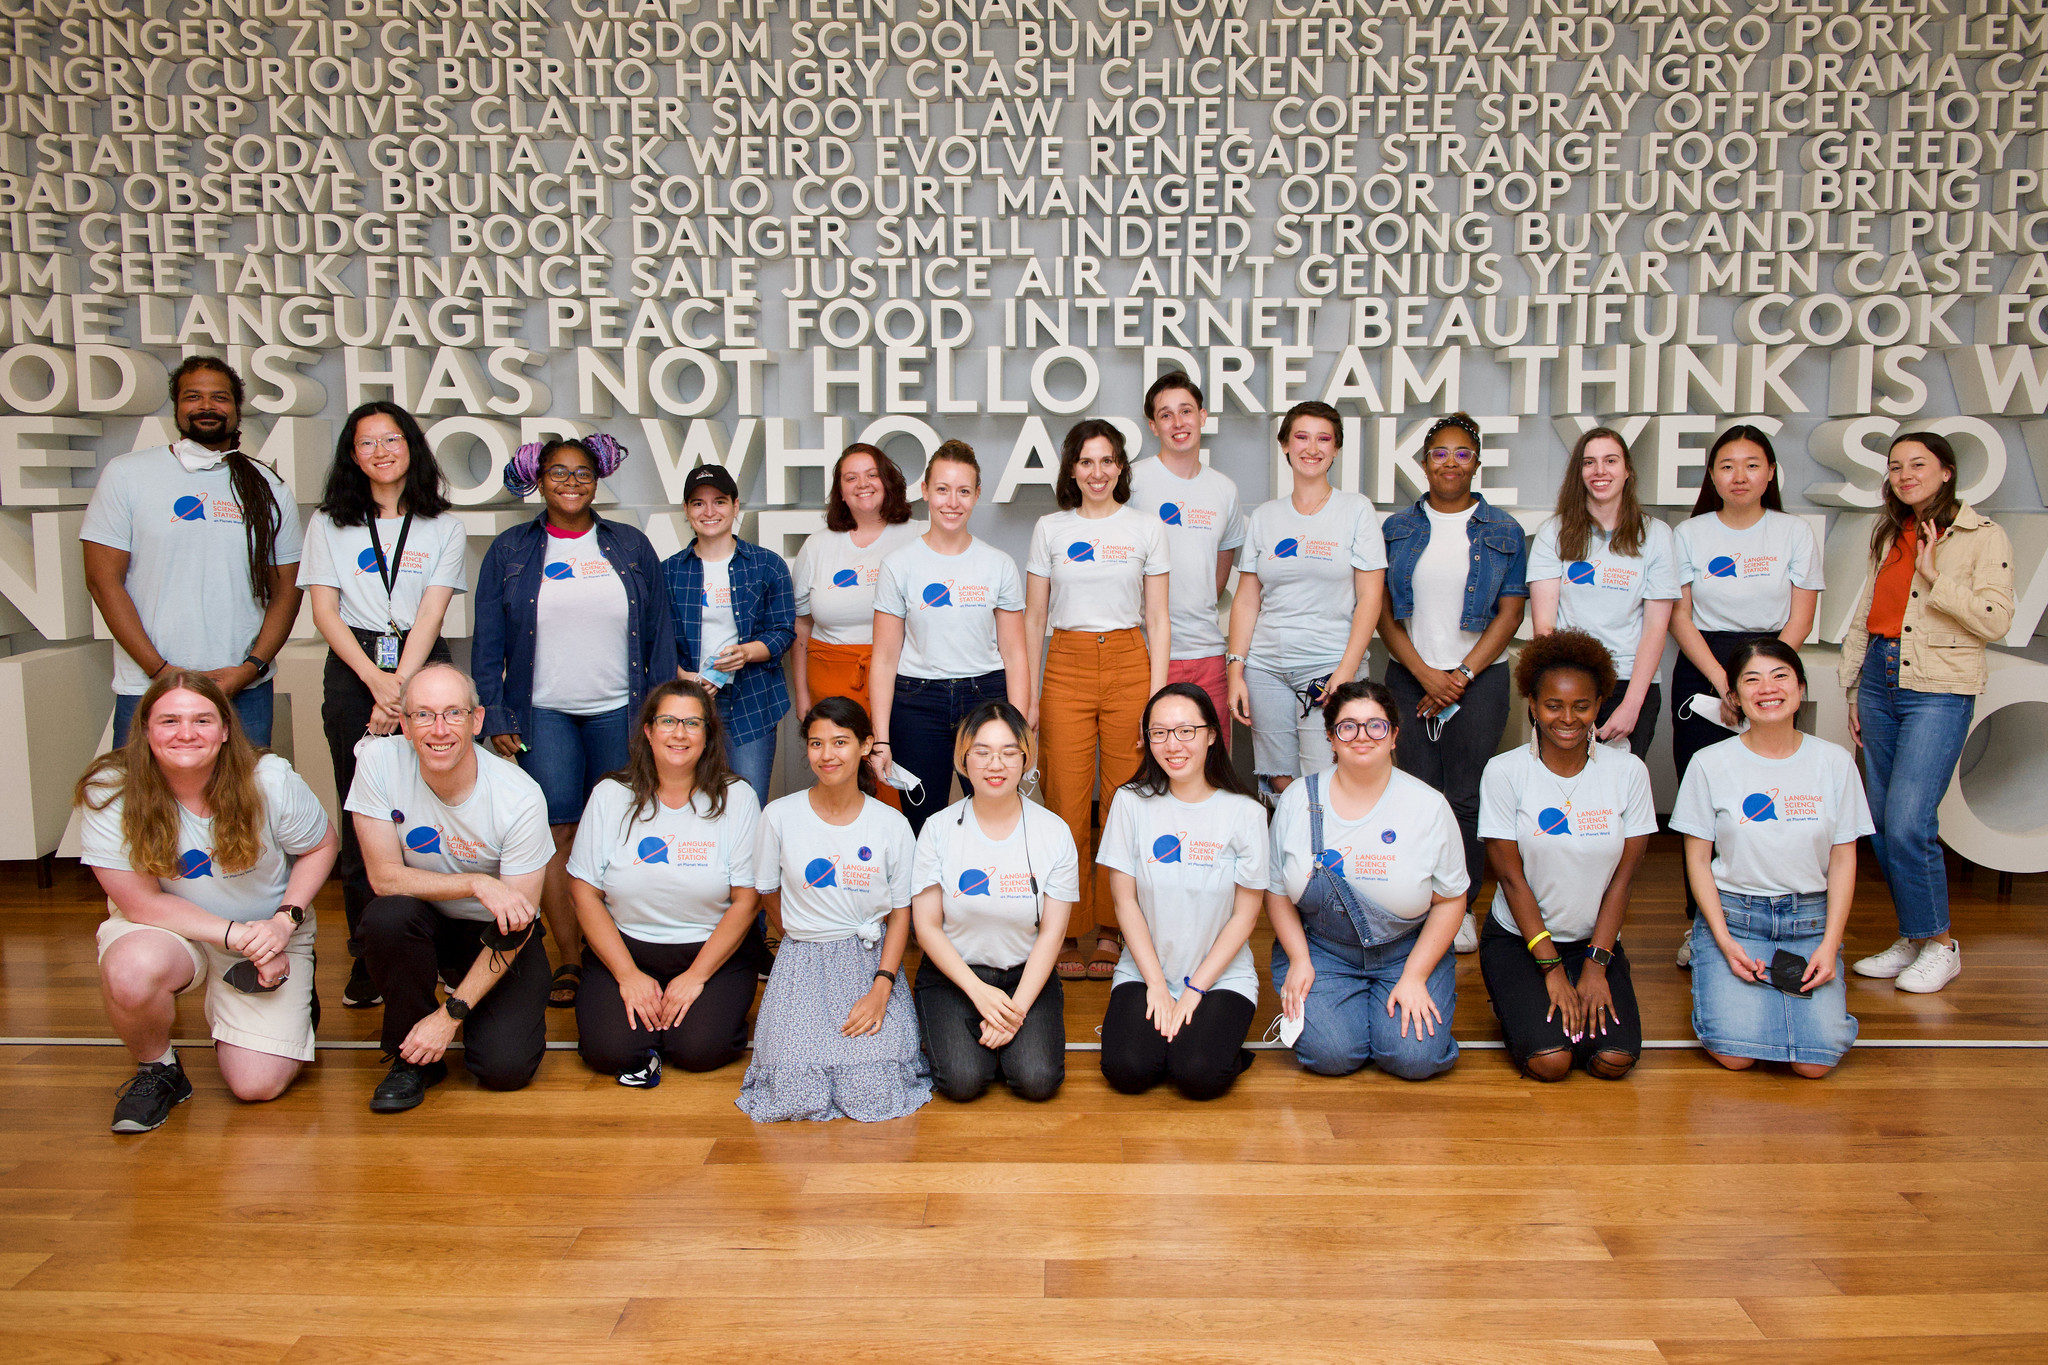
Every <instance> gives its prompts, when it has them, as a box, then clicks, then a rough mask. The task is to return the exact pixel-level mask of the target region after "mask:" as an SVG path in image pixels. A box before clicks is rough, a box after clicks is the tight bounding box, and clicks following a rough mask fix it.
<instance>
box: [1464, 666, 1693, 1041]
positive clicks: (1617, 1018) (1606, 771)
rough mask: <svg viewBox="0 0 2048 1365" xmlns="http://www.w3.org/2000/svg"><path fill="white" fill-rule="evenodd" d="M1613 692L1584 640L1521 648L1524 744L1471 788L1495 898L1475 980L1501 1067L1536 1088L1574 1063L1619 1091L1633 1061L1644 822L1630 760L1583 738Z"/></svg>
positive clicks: (1645, 772) (1608, 670)
mask: <svg viewBox="0 0 2048 1365" xmlns="http://www.w3.org/2000/svg"><path fill="white" fill-rule="evenodd" d="M1615 685H1616V680H1615V676H1614V658H1613V656H1612V655H1610V654H1609V653H1608V652H1607V647H1606V646H1605V645H1603V644H1601V643H1600V642H1599V641H1598V640H1596V639H1594V638H1593V637H1592V636H1591V635H1588V634H1586V633H1585V632H1583V631H1577V630H1560V631H1553V632H1552V633H1550V634H1548V635H1544V636H1541V637H1539V638H1538V639H1536V640H1534V641H1532V642H1531V643H1529V644H1527V645H1524V646H1523V647H1522V652H1521V655H1520V656H1519V657H1518V658H1517V659H1516V660H1515V687H1516V689H1517V690H1518V691H1520V692H1521V694H1522V695H1523V696H1524V697H1525V698H1527V699H1528V702H1529V726H1530V729H1531V730H1532V731H1533V732H1534V733H1533V734H1532V735H1531V736H1530V741H1529V743H1528V744H1526V745H1523V746H1522V747H1520V748H1517V749H1514V750H1512V751H1510V752H1508V753H1504V754H1500V755H1497V756H1496V757H1495V758H1494V759H1493V760H1492V761H1491V762H1489V763H1488V764H1487V765H1486V776H1485V778H1484V779H1483V780H1482V781H1481V783H1480V787H1479V837H1480V838H1482V839H1484V840H1485V841H1486V856H1487V859H1488V861H1489V862H1490V864H1491V865H1492V868H1493V876H1494V882H1495V886H1496V890H1495V891H1494V894H1493V913H1492V915H1490V916H1488V917H1487V921H1486V928H1485V931H1484V932H1483V933H1482V934H1481V935H1480V939H1479V970H1480V972H1481V974H1482V975H1484V977H1485V978H1486V992H1487V994H1488V995H1489V996H1490V997H1491V998H1492V1000H1493V1012H1494V1015H1495V1016H1496V1017H1497V1018H1499V1020H1500V1026H1501V1034H1502V1036H1503V1037H1504V1038H1505V1039H1506V1041H1507V1049H1508V1056H1509V1057H1510V1058H1512V1059H1513V1060H1514V1063H1515V1065H1516V1066H1517V1067H1519V1068H1521V1070H1522V1073H1523V1074H1524V1075H1526V1076H1529V1077H1532V1078H1533V1079H1535V1080H1539V1081H1561V1080H1563V1079H1564V1078H1565V1077H1566V1076H1569V1075H1570V1074H1571V1070H1572V1067H1573V1065H1574V1064H1577V1065H1579V1066H1583V1067H1584V1068H1585V1069H1586V1070H1587V1071H1588V1072H1589V1073H1590V1074H1592V1075H1595V1076H1600V1077H1604V1078H1606V1079H1607V1080H1619V1079H1620V1078H1621V1077H1623V1076H1626V1075H1627V1074H1628V1073H1629V1069H1630V1068H1631V1067H1633V1066H1634V1065H1635V1064H1636V1059H1637V1058H1638V1057H1640V1056H1641V1055H1642V1052H1643V1021H1642V1016H1641V1015H1640V1014H1639V1013H1637V1010H1636V994H1635V987H1634V985H1633V983H1632V982H1631V981H1630V980H1629V971H1628V958H1627V957H1626V956H1625V955H1624V954H1623V953H1622V951H1621V942H1620V936H1621V924H1622V920H1623V919H1624V918H1625V917H1626V916H1627V914H1628V894H1629V883H1630V881H1631V880H1632V879H1633V878H1634V876H1635V871H1636V868H1637V867H1638V866H1640V865H1641V863H1642V861H1643V852H1644V850H1646V849H1647V848H1648V847H1649V845H1650V836H1651V835H1652V834H1654V833H1656V830H1657V812H1656V808H1655V806H1654V805H1653V804H1652V802H1651V796H1650V770H1649V769H1648V768H1646V767H1644V766H1643V761H1642V760H1641V759H1639V758H1637V757H1636V756H1635V755H1634V754H1632V753H1630V752H1628V751H1627V750H1626V749H1621V748H1617V747H1610V746H1609V745H1606V744H1601V743H1598V742H1596V741H1595V740H1594V738H1593V735H1594V732H1595V731H1596V730H1597V729H1598V728H1599V717H1600V711H1601V708H1602V707H1603V706H1605V705H1606V702H1607V698H1608V697H1609V696H1611V695H1612V694H1613V692H1614V688H1615ZM1622 742H1624V743H1625V742H1627V736H1626V735H1624V736H1622Z"/></svg>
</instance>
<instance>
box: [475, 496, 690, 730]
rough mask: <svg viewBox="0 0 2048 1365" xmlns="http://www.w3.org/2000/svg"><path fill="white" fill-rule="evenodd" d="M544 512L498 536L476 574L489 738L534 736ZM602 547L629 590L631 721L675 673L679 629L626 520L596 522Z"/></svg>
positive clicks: (480, 684) (656, 562)
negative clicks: (657, 686) (650, 695)
mask: <svg viewBox="0 0 2048 1365" xmlns="http://www.w3.org/2000/svg"><path fill="white" fill-rule="evenodd" d="M546 520H547V513H546V512H542V513H541V514H540V515H539V516H537V517H535V518H534V519H533V520H532V521H529V522H527V523H525V524H524V525H521V526H515V527H513V528H512V529H511V530H509V531H507V532H505V533H504V534H503V535H501V536H499V537H498V538H497V539H496V540H494V541H492V542H491V548H490V549H488V550H486V551H484V562H483V567H482V568H480V569H478V570H477V576H476V598H475V612H476V626H475V631H474V634H473V636H472V638H471V640H470V666H471V668H472V669H473V670H474V672H475V674H476V691H477V696H478V698H480V699H481V700H482V702H483V705H484V708H485V710H484V733H485V734H486V735H507V734H511V735H530V734H532V733H533V650H534V627H535V623H536V621H537V619H538V617H539V604H540V572H541V567H542V566H543V565H544V564H545V563H546V562H547V557H548V552H547V542H548V532H547V526H546V525H545V522H546ZM597 548H598V549H599V550H601V551H603V553H604V557H605V558H606V559H608V560H610V561H611V566H612V569H613V570H614V571H615V572H616V573H617V574H618V575H619V581H620V582H621V583H623V584H625V586H626V640H625V648H626V692H627V696H626V706H627V708H628V710H627V714H628V715H629V716H636V715H638V714H639V712H640V704H641V703H642V702H643V701H645V700H646V699H647V694H648V692H650V691H651V690H653V688H654V686H655V684H657V683H661V682H666V681H667V680H668V679H670V678H673V677H674V676H675V675H676V637H675V628H674V626H673V625H672V624H671V623H670V621H669V613H668V603H667V602H666V601H665V600H664V597H663V593H662V589H661V560H660V559H659V558H657V557H656V556H655V553H654V546H652V545H650V544H649V543H648V541H647V537H646V536H644V535H642V534H641V533H640V532H639V531H638V530H637V529H635V528H634V527H632V526H628V525H627V524H625V523H624V522H618V521H606V520H605V519H604V518H603V517H598V518H597Z"/></svg>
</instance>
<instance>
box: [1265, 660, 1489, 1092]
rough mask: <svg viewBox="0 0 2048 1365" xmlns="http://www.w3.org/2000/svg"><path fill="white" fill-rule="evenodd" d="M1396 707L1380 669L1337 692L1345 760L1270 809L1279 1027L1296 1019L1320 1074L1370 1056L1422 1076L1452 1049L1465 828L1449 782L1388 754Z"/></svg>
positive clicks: (1303, 1050) (1301, 1057)
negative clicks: (1447, 791) (1440, 786)
mask: <svg viewBox="0 0 2048 1365" xmlns="http://www.w3.org/2000/svg"><path fill="white" fill-rule="evenodd" d="M1400 714H1401V712H1400V704H1399V703H1398V702H1397V701H1396V700H1395V699H1394V694H1393V693H1392V692H1391V691H1389V690H1388V689H1387V688H1386V687H1384V686H1382V685H1381V684H1379V683H1376V682H1348V683H1345V684H1343V685H1342V686H1340V687H1338V688H1337V689H1336V690H1335V691H1333V692H1331V693H1330V699H1329V701H1328V703H1326V704H1325V705H1324V707H1323V730H1324V733H1325V734H1327V735H1328V736H1329V738H1330V740H1331V741H1332V742H1333V743H1334V744H1335V746H1336V751H1337V766H1336V767H1335V768H1334V769H1332V770H1331V771H1330V772H1327V773H1311V774H1309V775H1308V776H1306V777H1304V778H1302V779H1301V780H1300V781H1299V782H1296V783H1294V784H1293V785H1291V786H1289V787H1288V788H1287V790H1286V791H1284V792H1282V793H1281V794H1280V800H1279V802H1278V804H1277V805H1276V807H1275V808H1274V811H1273V835H1272V840H1273V858H1272V866H1273V873H1272V884H1271V886H1270V887H1269V889H1268V891H1267V895H1266V915H1267V917H1268V918H1269V919H1271V920H1272V921H1273V984H1274V985H1275V986H1277V987H1278V988H1279V990H1280V1011H1281V1015H1282V1025H1281V1036H1282V1037H1283V1038H1285V1037H1286V1036H1287V1034H1288V1021H1297V1022H1298V1023H1299V1026H1300V1035H1299V1037H1297V1038H1296V1039H1295V1041H1294V1055H1295V1058H1296V1059H1297V1060H1298V1061H1300V1063H1301V1064H1302V1065H1303V1066H1305V1067H1307V1068H1308V1069H1309V1070H1311V1071H1316V1072H1320V1073H1322V1074H1323V1075H1325V1076H1348V1075H1350V1074H1351V1073H1352V1072H1354V1071H1356V1070H1358V1069H1359V1068H1360V1067H1362V1066H1364V1065H1365V1064H1366V1063H1367V1062H1371V1063H1372V1064H1373V1065H1374V1066H1376V1067H1378V1068H1379V1069H1380V1070H1382V1071H1384V1072H1387V1073H1388V1074H1389V1075H1394V1076H1399V1077H1401V1078H1402V1079H1403V1080H1410V1081H1421V1080H1427V1079H1428V1078H1429V1077H1431V1076H1435V1075H1438V1074H1440V1073H1442V1072H1445V1071H1448V1070H1450V1069H1451V1065H1452V1064H1453V1063H1454V1062H1456V1061H1457V1060H1458V1044H1457V1042H1456V1041H1455V1040H1454V1039H1452V1037H1451V1015H1452V1012H1453V1011H1454V1010H1456V1008H1457V1005H1458V974H1457V967H1456V959H1455V958H1453V957H1452V955H1451V940H1452V939H1453V938H1455V937H1457V933H1458V925H1459V924H1460V923H1461V922H1463V920H1464V918H1465V892H1466V889H1467V887H1468V885H1469V883H1468V881H1467V877H1466V872H1465V852H1464V848H1465V845H1464V837H1463V835H1461V834H1460V833H1459V831H1458V817H1457V816H1456V815H1455V814H1453V813H1452V811H1451V804H1450V802H1448V801H1446V800H1445V799H1444V797H1443V794H1442V793H1440V792H1438V791H1437V790H1436V789H1435V788H1434V787H1431V786H1428V785H1427V784H1425V783H1424V782H1422V781H1421V780H1420V779H1418V778H1414V777H1410V776H1409V775H1408V774H1407V773H1405V772H1402V771H1400V770H1399V769H1398V768H1396V767H1395V766H1394V747H1395V740H1396V738H1397V737H1398V735H1399V734H1400ZM1417 723H1419V722H1417Z"/></svg>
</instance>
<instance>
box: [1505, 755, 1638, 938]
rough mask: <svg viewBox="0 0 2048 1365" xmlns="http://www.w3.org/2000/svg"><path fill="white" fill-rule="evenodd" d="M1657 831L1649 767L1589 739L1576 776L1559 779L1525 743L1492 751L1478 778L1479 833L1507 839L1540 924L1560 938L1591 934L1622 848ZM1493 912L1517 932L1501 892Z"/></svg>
mask: <svg viewBox="0 0 2048 1365" xmlns="http://www.w3.org/2000/svg"><path fill="white" fill-rule="evenodd" d="M1656 832H1657V809H1656V806H1655V805H1654V804H1652V800H1651V796H1650V770H1649V769H1648V768H1646V767H1644V766H1643V761H1642V760H1641V759H1639V758H1637V757H1636V756H1635V755H1634V754H1631V753H1627V752H1624V751H1621V750H1618V749H1611V748H1609V747H1608V746H1607V745H1605V744H1595V745H1593V746H1592V752H1591V754H1590V755H1589V756H1588V757H1587V759H1586V766H1585V767H1584V768H1582V769H1581V770H1580V771H1579V775H1578V776H1577V777H1569V778H1567V777H1559V776H1558V775H1557V774H1556V773H1554V772H1552V771H1550V769H1549V768H1547V767H1545V766H1544V764H1543V760H1542V759H1540V758H1538V757H1537V756H1536V754H1535V753H1534V752H1533V751H1532V750H1531V749H1530V748H1529V746H1528V745H1526V744H1523V745H1518V746H1517V747H1515V748H1513V749H1510V750H1509V751H1508V752H1507V753H1504V754H1496V755H1494V757H1493V758H1492V760H1491V761H1489V762H1488V763H1487V765H1486V776H1485V777H1484V778H1482V779H1481V780H1480V783H1479V837H1480V838H1482V839H1513V840H1514V841H1515V842H1516V844H1517V845H1518V846H1519V847H1520V849H1521V854H1522V875H1523V877H1524V878H1525V879H1526V880H1527V881H1528V883H1529V890H1530V891H1532V892H1533V893H1535V896H1536V906H1537V908H1538V909H1540V910H1541V911H1542V912H1543V927H1544V928H1546V929H1548V930H1549V931H1550V932H1551V935H1552V936H1553V937H1555V938H1557V939H1560V940H1562V941H1564V942H1567V943H1578V942H1580V941H1582V940H1584V939H1588V938H1591V937H1592V936H1593V925H1594V923H1595V922H1596V921H1598V920H1599V918H1600V901H1601V898H1602V897H1604V896H1605V895H1606V894H1607V884H1608V883H1609V882H1610V881H1612V880H1613V878H1614V869H1615V868H1616V867H1619V866H1620V865H1621V855H1622V852H1623V846H1624V845H1625V844H1626V843H1627V842H1628V841H1629V840H1630V839H1633V838H1635V837H1636V836H1637V835H1639V834H1655V833H1656ZM1493 917H1494V919H1495V920H1496V921H1498V922H1499V924H1500V926H1501V927H1502V928H1503V929H1507V930H1510V931H1513V932H1515V933H1517V934H1519V933H1520V932H1521V931H1520V929H1519V928H1518V927H1517V926H1516V924H1515V914H1514V911H1512V910H1510V909H1509V908H1508V897H1507V893H1506V892H1505V891H1502V890H1501V889H1500V888H1499V887H1498V886H1496V887H1495V888H1494V892H1493Z"/></svg>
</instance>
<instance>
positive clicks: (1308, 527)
mask: <svg viewBox="0 0 2048 1365" xmlns="http://www.w3.org/2000/svg"><path fill="white" fill-rule="evenodd" d="M1386 567H1387V542H1386V541H1385V539H1383V538H1382V537H1381V535H1380V516H1379V513H1378V512H1376V511H1374V510H1373V505H1372V503H1371V502H1369V501H1368V500H1366V499H1365V498H1364V497H1363V496H1361V495H1360V494H1357V493H1351V492H1347V491H1345V490H1344V489H1341V488H1339V489H1335V490H1333V491H1332V492H1331V494H1330V500H1329V501H1328V502H1326V503H1324V504H1323V506H1322V510H1321V511H1319V512H1317V513H1316V514H1315V515H1314V516H1312V517H1305V516H1303V515H1301V513H1299V512H1297V511H1295V510H1294V500H1293V499H1292V498H1274V499H1273V500H1272V501H1271V502H1265V503H1261V504H1259V507H1258V509H1257V510H1256V511H1254V512H1253V513H1252V515H1251V520H1250V522H1249V524H1248V525H1247V527H1246V530H1245V540H1244V548H1243V549H1241V550H1239V551H1238V553H1237V571H1238V572H1239V573H1249V574H1257V575H1258V576H1259V621H1258V624H1257V625H1256V626H1255V627H1253V629H1252V645H1251V653H1250V655H1248V656H1247V657H1248V658H1249V659H1250V660H1251V661H1252V662H1255V663H1257V664H1258V665H1259V667H1261V668H1264V669H1267V670H1270V671H1271V672H1275V673H1296V672H1319V673H1320V672H1328V671H1329V670H1330V669H1333V668H1335V667H1336V666H1337V664H1338V662H1339V661H1340V660H1342V659H1343V657H1344V646H1345V644H1346V642H1348V641H1349V639H1350V638H1351V614H1352V612H1353V611H1354V610H1355V609H1356V608H1357V605H1358V592H1357V588H1356V585H1355V580H1353V578H1352V576H1351V574H1352V570H1354V569H1364V570H1366V571H1368V572H1370V571H1371V570H1373V569H1384V568H1386Z"/></svg>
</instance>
